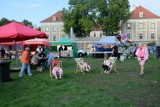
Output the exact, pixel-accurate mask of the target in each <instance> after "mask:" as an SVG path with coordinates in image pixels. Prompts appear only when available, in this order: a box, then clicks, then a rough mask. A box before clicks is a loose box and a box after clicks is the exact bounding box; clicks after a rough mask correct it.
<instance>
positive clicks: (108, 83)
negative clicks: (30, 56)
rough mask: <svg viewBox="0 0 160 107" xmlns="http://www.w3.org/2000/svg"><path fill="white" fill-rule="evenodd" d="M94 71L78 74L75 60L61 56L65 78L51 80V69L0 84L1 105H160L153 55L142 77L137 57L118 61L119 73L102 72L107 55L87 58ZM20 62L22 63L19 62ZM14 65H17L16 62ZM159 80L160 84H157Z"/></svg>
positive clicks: (159, 71) (158, 67) (159, 74)
mask: <svg viewBox="0 0 160 107" xmlns="http://www.w3.org/2000/svg"><path fill="white" fill-rule="evenodd" d="M84 59H87V60H88V61H89V63H90V64H91V66H92V72H91V73H86V74H85V75H83V74H82V73H75V70H76V63H75V61H74V59H65V58H63V59H61V60H62V63H63V70H64V79H62V80H50V77H49V71H45V72H43V73H39V72H37V71H36V70H33V69H32V70H31V71H32V73H33V76H32V77H29V76H24V77H23V78H19V77H18V75H19V72H11V73H10V76H11V78H12V79H13V80H12V81H11V82H4V83H0V107H160V102H159V101H160V61H158V59H152V58H150V59H149V60H148V62H147V63H146V65H145V76H143V77H140V76H139V64H138V62H137V60H136V59H135V58H133V59H127V60H125V61H124V62H121V61H117V69H118V71H119V72H118V73H114V72H112V73H111V74H109V75H106V74H102V73H100V72H101V70H102V68H101V66H102V62H103V58H91V57H84ZM18 64H19V63H18ZM11 66H15V63H14V62H12V63H11ZM155 81H157V83H155Z"/></svg>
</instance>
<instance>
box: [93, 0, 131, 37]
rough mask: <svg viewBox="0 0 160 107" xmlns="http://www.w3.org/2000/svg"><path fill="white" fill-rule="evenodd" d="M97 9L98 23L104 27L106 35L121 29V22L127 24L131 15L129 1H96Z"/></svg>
mask: <svg viewBox="0 0 160 107" xmlns="http://www.w3.org/2000/svg"><path fill="white" fill-rule="evenodd" d="M95 4H96V7H97V13H99V14H98V15H97V21H98V23H99V24H100V25H101V26H102V27H103V31H104V32H105V33H106V35H112V34H113V32H115V31H118V30H119V29H120V26H119V23H120V21H122V23H123V22H125V21H126V20H127V19H128V18H129V15H130V11H129V8H130V6H129V2H128V0H101V2H99V1H96V0H95Z"/></svg>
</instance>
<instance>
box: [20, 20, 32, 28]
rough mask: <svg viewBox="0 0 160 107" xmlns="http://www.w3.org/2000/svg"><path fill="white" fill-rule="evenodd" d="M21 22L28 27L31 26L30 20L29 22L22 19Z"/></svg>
mask: <svg viewBox="0 0 160 107" xmlns="http://www.w3.org/2000/svg"><path fill="white" fill-rule="evenodd" d="M21 23H22V24H24V25H26V26H29V27H31V28H33V25H32V22H30V21H28V20H26V19H24V20H23V21H22V22H21Z"/></svg>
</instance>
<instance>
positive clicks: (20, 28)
mask: <svg viewBox="0 0 160 107" xmlns="http://www.w3.org/2000/svg"><path fill="white" fill-rule="evenodd" d="M33 38H48V36H47V35H46V34H45V33H43V32H41V31H39V30H36V29H34V28H30V27H28V26H25V25H23V24H21V23H18V22H11V23H9V24H6V25H3V26H1V27H0V42H12V41H23V40H27V39H33Z"/></svg>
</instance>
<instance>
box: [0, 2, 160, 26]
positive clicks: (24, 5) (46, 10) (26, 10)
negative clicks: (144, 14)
mask: <svg viewBox="0 0 160 107" xmlns="http://www.w3.org/2000/svg"><path fill="white" fill-rule="evenodd" d="M68 1H69V0H1V6H0V18H2V17H5V18H7V19H9V20H12V19H14V20H17V21H22V20H24V19H27V20H29V21H31V22H33V25H37V26H40V21H42V20H44V19H46V18H48V17H49V16H51V15H53V14H54V13H56V12H57V11H59V10H62V8H68ZM129 2H130V6H131V7H132V6H133V5H136V6H139V5H141V6H143V7H144V8H146V9H148V10H150V11H151V12H153V13H155V14H157V15H159V16H160V9H159V6H160V0H152V1H150V0H129Z"/></svg>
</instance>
